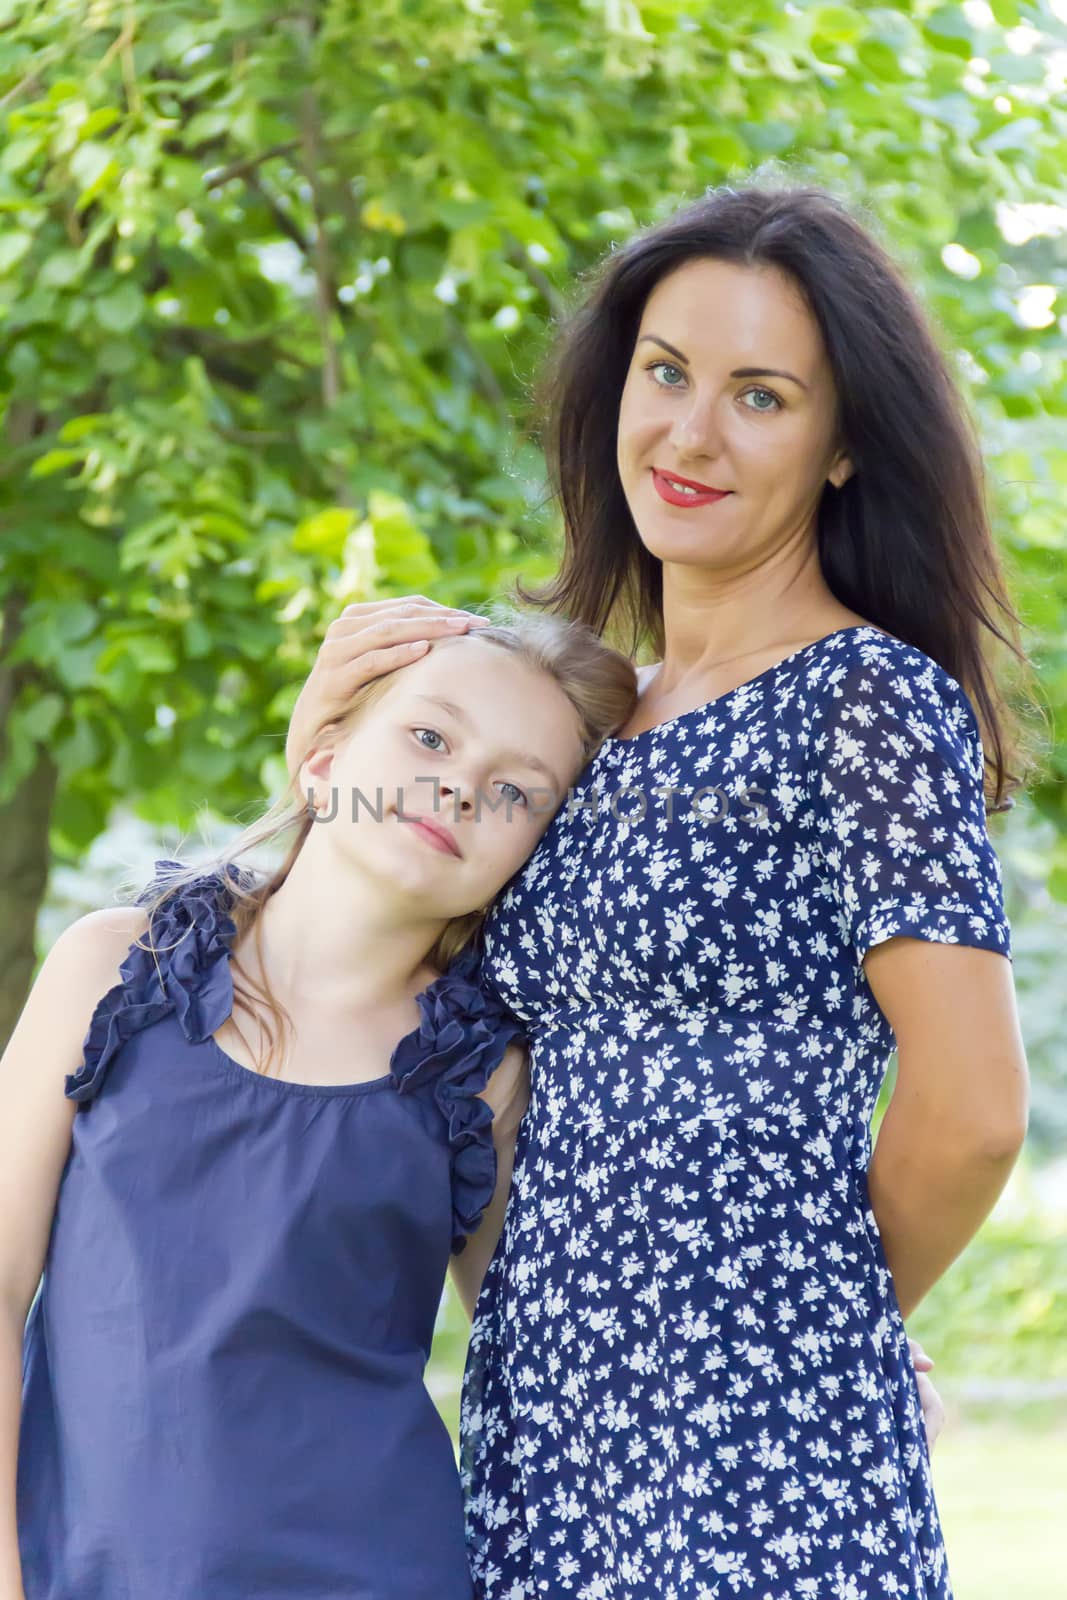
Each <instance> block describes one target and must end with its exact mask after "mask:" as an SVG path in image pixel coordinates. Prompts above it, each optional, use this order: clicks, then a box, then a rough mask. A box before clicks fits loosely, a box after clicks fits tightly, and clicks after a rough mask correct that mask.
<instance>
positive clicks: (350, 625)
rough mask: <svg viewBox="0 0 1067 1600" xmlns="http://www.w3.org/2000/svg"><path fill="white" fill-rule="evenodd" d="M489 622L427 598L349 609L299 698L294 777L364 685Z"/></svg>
mask: <svg viewBox="0 0 1067 1600" xmlns="http://www.w3.org/2000/svg"><path fill="white" fill-rule="evenodd" d="M487 620H488V619H487V618H485V617H478V616H475V615H474V613H473V612H470V611H461V610H459V609H458V608H456V607H455V606H442V605H438V604H437V602H436V601H435V600H427V598H426V596H425V595H421V594H414V595H404V596H402V597H401V598H399V599H396V600H371V601H367V602H365V603H363V604H361V605H352V606H345V609H344V610H343V611H342V613H341V615H340V616H339V617H338V618H337V619H336V621H334V622H331V623H330V626H329V628H328V629H327V630H326V637H325V639H324V640H323V642H322V644H321V645H320V647H319V653H318V655H317V657H316V658H315V665H314V666H313V667H312V669H311V673H310V675H309V676H308V679H307V682H306V683H305V684H304V687H303V688H302V689H301V691H300V694H299V696H298V697H297V702H296V705H295V706H294V707H293V714H292V717H291V718H290V721H289V734H288V737H287V738H286V741H285V758H286V761H287V763H288V766H289V772H290V774H291V775H292V774H295V773H296V771H297V770H298V768H299V765H300V761H301V758H302V755H303V752H304V751H305V750H306V749H307V748H308V746H309V745H310V744H311V743H312V741H313V740H314V738H315V735H316V733H317V732H318V731H319V729H320V728H321V727H322V726H323V724H324V723H326V722H328V721H329V720H330V719H331V717H336V716H339V715H340V714H341V713H342V712H343V711H344V710H345V709H346V708H347V706H348V704H349V702H350V701H351V699H352V696H353V695H354V694H355V693H356V691H357V690H358V689H361V688H362V687H363V685H364V684H365V683H370V682H371V680H372V679H374V678H380V677H381V676H382V674H383V673H384V672H392V671H394V670H395V669H396V668H397V667H402V666H404V665H406V663H407V662H409V661H417V660H418V659H419V657H420V656H421V655H423V654H424V653H425V652H426V650H427V649H428V648H429V642H430V640H431V639H441V638H449V637H452V636H454V635H455V634H457V633H463V632H465V631H466V630H467V629H468V628H470V627H472V626H473V627H477V626H479V625H484V623H485V622H486V621H487Z"/></svg>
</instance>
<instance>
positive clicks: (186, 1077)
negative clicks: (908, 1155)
mask: <svg viewBox="0 0 1067 1600" xmlns="http://www.w3.org/2000/svg"><path fill="white" fill-rule="evenodd" d="M176 865H177V864H176V863H172V862H160V863H159V864H158V867H157V872H158V874H159V877H158V879H157V882H158V883H160V884H164V883H165V881H166V878H167V876H168V875H169V874H170V873H171V872H172V870H173V869H174V868H175V867H176ZM237 873H238V869H237V868H236V867H234V866H233V865H230V866H228V867H227V868H226V875H227V876H228V877H231V878H234V879H236V878H237ZM154 887H155V886H153V888H154ZM146 893H147V892H146ZM145 898H146V896H142V901H143V900H144V899H145ZM231 906H232V901H231V899H230V896H229V890H228V887H227V883H226V881H225V879H224V876H223V875H221V874H218V875H210V874H207V875H205V876H203V877H202V878H200V879H198V880H197V881H196V882H195V883H193V884H192V885H187V886H179V887H177V888H176V889H175V890H174V891H173V892H172V893H171V896H170V898H169V899H168V900H167V901H166V902H164V904H163V906H162V908H161V909H160V910H159V911H157V912H156V914H155V917H154V919H153V930H152V933H153V942H154V944H155V945H156V947H157V951H158V954H157V955H156V957H155V958H153V955H152V954H151V953H150V952H148V951H143V950H140V949H139V948H137V947H136V946H131V948H130V951H129V954H128V956H127V958H126V961H125V962H124V964H123V966H122V969H121V972H122V979H121V982H120V983H119V984H117V985H116V987H115V988H113V989H112V990H110V992H109V993H108V994H107V995H105V996H104V998H103V999H102V1000H101V1001H100V1004H99V1006H98V1007H97V1009H96V1012H95V1014H94V1016H93V1019H92V1024H91V1027H90V1030H89V1034H88V1037H87V1039H86V1041H85V1058H84V1062H83V1064H82V1066H81V1067H80V1069H79V1070H78V1071H77V1072H76V1073H75V1074H74V1075H73V1076H72V1077H70V1078H69V1079H68V1080H67V1094H68V1095H69V1096H70V1097H71V1098H72V1099H74V1100H76V1101H78V1102H79V1109H78V1114H77V1115H76V1117H75V1119H74V1129H73V1144H72V1148H71V1153H70V1157H69V1160H68V1163H67V1166H66V1169H65V1171H64V1175H63V1178H62V1183H61V1186H60V1191H59V1202H58V1208H57V1211H56V1215H55V1222H54V1226H53V1230H52V1236H51V1241H50V1245H49V1250H48V1256H47V1261H46V1266H45V1272H44V1277H43V1281H42V1286H41V1289H40V1291H39V1294H38V1297H37V1299H36V1300H35V1302H34V1305H33V1307H32V1310H31V1313H30V1317H29V1319H28V1323H27V1329H26V1337H25V1378H24V1395H23V1415H22V1431H21V1440H20V1454H19V1467H18V1519H19V1538H20V1545H21V1553H22V1562H23V1567H24V1572H25V1590H26V1595H27V1600H148V1597H151V1600H192V1597H194V1596H195V1597H202V1600H250V1597H252V1596H254V1597H255V1600H298V1597H299V1600H304V1597H306V1600H312V1597H313V1600H469V1597H470V1594H471V1580H470V1573H469V1568H468V1564H467V1558H466V1553H465V1547H464V1541H463V1515H462V1503H461V1497H460V1489H459V1477H458V1473H457V1470H456V1464H455V1457H454V1454H453V1448H452V1444H451V1441H450V1439H449V1437H448V1433H447V1430H446V1428H445V1426H444V1424H443V1422H442V1421H441V1419H440V1417H439V1415H438V1413H437V1411H436V1409H435V1407H434V1405H433V1403H432V1401H431V1399H430V1396H429V1394H428V1392H427V1390H426V1388H425V1385H424V1383H423V1369H424V1366H425V1362H426V1358H427V1356H428V1354H429V1350H430V1341H431V1336H432V1334H433V1328H434V1320H435V1316H436V1312H437V1308H438V1303H439V1300H440V1296H441V1290H442V1287H443V1282H444V1276H445V1270H446V1266H447V1262H448V1257H449V1252H450V1250H453V1251H455V1250H458V1249H460V1248H461V1247H462V1245H463V1243H464V1240H465V1236H466V1235H467V1233H469V1232H470V1231H471V1230H472V1229H473V1228H474V1227H476V1226H477V1223H478V1221H479V1220H480V1216H481V1213H482V1210H483V1208H484V1206H485V1205H486V1203H487V1202H488V1201H489V1199H490V1198H491V1196H492V1193H493V1188H494V1183H495V1175H496V1157H495V1152H494V1148H493V1141H492V1113H491V1111H490V1109H489V1107H488V1105H487V1104H486V1102H485V1101H484V1100H482V1099H479V1098H477V1094H478V1091H479V1090H481V1089H482V1088H484V1087H485V1084H486V1081H487V1078H488V1076H489V1074H490V1072H491V1071H492V1069H493V1068H494V1067H495V1066H496V1065H497V1064H498V1063H499V1061H500V1059H501V1057H502V1055H503V1053H504V1050H505V1048H506V1046H507V1044H508V1043H509V1042H510V1040H511V1039H512V1038H513V1037H514V1036H515V1035H516V1034H517V1033H518V1032H519V1029H518V1028H517V1026H516V1024H515V1023H514V1021H513V1020H512V1019H509V1018H508V1017H507V1015H506V1013H505V1012H504V1011H503V1009H502V1008H501V1007H500V1005H499V1004H498V1003H497V1002H496V1001H495V1000H494V999H493V998H492V996H490V995H487V994H486V993H485V992H483V990H482V989H481V988H480V986H479V984H478V982H477V965H478V956H477V953H470V954H468V953H465V954H464V955H463V956H461V957H460V958H459V959H458V960H457V961H456V962H455V963H454V964H453V966H451V967H450V968H449V969H448V971H447V972H446V973H444V974H443V975H442V976H441V977H440V978H439V979H437V980H436V981H435V982H434V983H432V984H430V986H429V987H428V988H427V989H425V990H424V991H423V993H422V994H421V995H420V996H419V999H418V1005H419V1012H420V1022H419V1025H418V1027H417V1028H415V1029H414V1030H413V1031H412V1032H411V1033H410V1034H408V1035H407V1036H406V1037H405V1038H404V1039H402V1040H401V1041H400V1043H399V1044H398V1045H397V1047H396V1050H395V1051H394V1053H393V1057H392V1060H391V1063H390V1068H389V1072H388V1074H386V1075H385V1076H383V1077H381V1078H378V1079H373V1080H370V1081H367V1082H363V1083H356V1084H350V1085H340V1086H333V1085H330V1086H324V1087H319V1086H312V1085H304V1084H299V1083H289V1082H285V1081H279V1080H278V1079H275V1078H269V1077H263V1076H260V1075H258V1074H256V1073H254V1072H252V1071H250V1070H248V1069H246V1068H244V1067H242V1066H241V1065H240V1064H239V1063H237V1062H236V1061H234V1060H233V1059H232V1058H231V1057H229V1056H227V1055H226V1054H225V1053H224V1052H223V1051H222V1050H221V1048H220V1047H219V1046H218V1045H217V1044H216V1043H215V1041H214V1040H213V1038H212V1034H213V1033H214V1031H215V1030H216V1029H217V1028H218V1027H219V1026H220V1025H221V1024H222V1022H223V1021H224V1020H225V1019H226V1017H228V1016H229V1014H230V1012H231V1010H232V1006H233V985H232V981H231V974H230V965H229V958H230V949H231V945H232V940H233V937H234V932H235V930H234V925H233V922H232V920H231V919H230V917H229V915H228V909H229V908H230V907H231Z"/></svg>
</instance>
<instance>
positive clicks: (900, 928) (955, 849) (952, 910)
mask: <svg viewBox="0 0 1067 1600" xmlns="http://www.w3.org/2000/svg"><path fill="white" fill-rule="evenodd" d="M894 650H896V651H898V652H899V655H898V656H896V658H894V657H893V655H892V652H893V651H894ZM821 695H822V696H824V698H822V699H821V701H820V705H819V708H818V712H817V714H816V715H815V716H814V717H813V722H814V737H813V739H812V742H811V747H810V759H811V768H810V773H809V796H810V799H811V802H812V809H813V813H814V819H815V829H816V842H817V849H818V852H819V854H820V856H821V858H822V864H823V868H824V871H825V874H826V879H827V883H828V887H829V892H830V894H831V895H832V897H833V899H834V901H835V903H836V907H837V912H838V917H839V923H840V928H841V932H842V936H843V938H844V940H845V941H846V943H847V944H848V945H849V946H850V947H851V948H852V950H853V952H854V954H855V958H856V962H857V964H862V962H863V958H864V956H865V955H866V954H867V952H868V951H869V950H870V949H872V948H873V947H874V946H875V945H877V944H882V943H883V942H884V941H885V940H887V939H892V938H895V937H898V936H901V935H904V936H906V937H908V938H911V939H926V940H930V941H932V942H934V943H939V944H965V945H972V946H974V947H976V948H978V949H982V950H994V951H998V952H1000V953H1001V954H1003V955H1006V956H1009V957H1010V933H1009V928H1008V923H1007V919H1006V918H1005V915H1004V897H1003V886H1002V881H1001V874H1000V865H999V862H998V861H997V857H996V854H995V852H994V850H993V846H992V845H991V843H990V840H989V834H988V832H987V829H986V818H985V799H984V793H983V772H984V764H983V754H982V745H981V738H980V735H979V731H978V726H977V722H976V719H975V715H974V711H973V709H972V707H971V704H970V701H969V700H968V699H967V696H966V695H965V694H964V692H963V690H962V688H961V687H960V686H959V684H957V683H956V682H955V680H954V679H953V678H951V677H949V675H948V674H947V673H946V672H944V671H943V670H942V668H940V667H939V666H938V665H937V663H936V662H934V661H932V660H931V659H930V658H929V657H928V656H925V655H923V654H922V653H921V652H920V651H917V650H913V649H912V648H911V647H910V646H904V645H900V644H899V642H898V641H889V642H888V644H887V645H879V646H877V647H875V648H874V650H873V651H871V652H869V654H868V655H867V657H866V659H861V660H855V661H849V662H848V663H847V664H842V666H841V667H840V668H838V669H837V671H836V672H835V673H833V674H831V675H830V678H829V680H828V681H827V682H826V683H825V684H824V685H823V686H822V688H821Z"/></svg>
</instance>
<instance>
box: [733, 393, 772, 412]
mask: <svg viewBox="0 0 1067 1600" xmlns="http://www.w3.org/2000/svg"><path fill="white" fill-rule="evenodd" d="M741 398H742V400H757V399H758V400H759V401H760V404H759V405H750V406H749V408H748V409H749V410H750V411H778V410H780V409H781V404H782V402H781V401H780V400H779V398H778V396H777V395H776V394H775V393H774V391H773V390H772V389H746V390H745V392H744V394H743V395H742V396H741ZM768 400H769V401H770V404H769V405H764V404H763V402H764V401H768Z"/></svg>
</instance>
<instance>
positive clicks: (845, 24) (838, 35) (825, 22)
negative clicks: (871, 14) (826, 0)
mask: <svg viewBox="0 0 1067 1600" xmlns="http://www.w3.org/2000/svg"><path fill="white" fill-rule="evenodd" d="M864 29H865V24H864V19H863V17H862V16H860V14H859V13H858V12H857V11H856V10H854V9H853V7H852V6H819V7H818V9H817V10H816V12H815V14H814V17H813V18H812V29H811V31H812V34H813V35H814V36H815V37H816V38H820V39H828V40H830V41H831V42H832V43H833V44H850V43H851V42H852V40H853V39H858V38H859V37H860V35H861V34H862V33H863V32H864Z"/></svg>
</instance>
